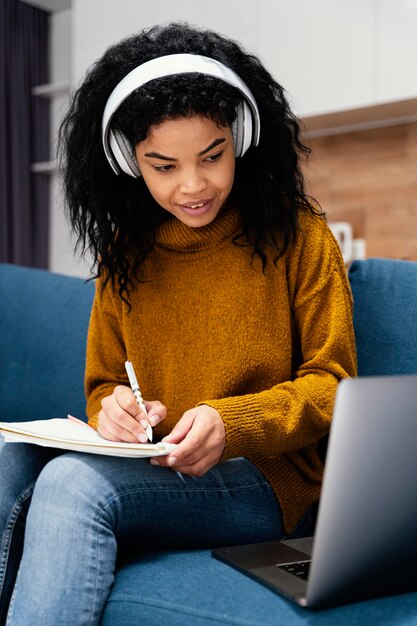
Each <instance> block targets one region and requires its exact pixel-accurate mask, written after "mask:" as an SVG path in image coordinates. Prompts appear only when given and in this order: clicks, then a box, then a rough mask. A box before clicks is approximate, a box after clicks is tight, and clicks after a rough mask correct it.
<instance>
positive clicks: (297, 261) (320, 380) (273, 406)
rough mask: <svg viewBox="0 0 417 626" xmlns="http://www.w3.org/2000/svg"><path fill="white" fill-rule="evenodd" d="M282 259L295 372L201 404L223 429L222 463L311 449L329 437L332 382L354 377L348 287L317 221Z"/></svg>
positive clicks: (326, 233) (323, 228)
mask: <svg viewBox="0 0 417 626" xmlns="http://www.w3.org/2000/svg"><path fill="white" fill-rule="evenodd" d="M287 257H288V259H289V260H288V262H287V263H288V268H287V273H288V276H289V287H290V290H291V294H290V295H291V298H292V318H293V323H294V326H295V329H296V334H297V335H298V338H299V346H300V353H301V355H300V357H299V358H298V361H297V362H298V366H296V370H295V371H294V375H293V378H292V380H288V381H284V382H280V383H279V384H277V385H276V386H274V387H272V388H270V389H266V390H264V391H262V392H260V393H254V394H248V395H242V396H236V397H229V398H222V399H216V400H209V401H206V402H202V403H201V404H208V405H209V406H211V407H213V408H215V409H217V410H218V411H219V413H220V415H221V416H222V419H223V421H224V424H225V429H226V447H225V450H224V454H223V459H227V458H232V457H236V456H246V457H247V458H249V459H251V458H252V459H256V458H258V457H259V456H275V455H278V454H284V453H290V452H292V451H295V450H300V449H302V448H305V447H307V446H309V445H311V444H314V443H315V442H317V441H318V440H319V439H320V438H321V437H322V436H324V435H325V434H326V433H328V431H329V427H330V421H331V417H332V410H333V404H334V399H335V394H336V388H337V385H338V382H339V381H340V380H341V379H342V378H345V377H348V376H354V375H355V374H356V351H355V339H354V332H353V321H352V297H351V292H350V287H349V283H348V279H347V275H346V271H345V267H344V265H343V260H342V257H341V254H340V250H339V248H338V246H337V243H336V242H335V240H334V238H333V235H332V234H331V232H330V230H329V229H328V227H327V225H326V224H325V223H324V220H322V218H318V217H315V218H310V219H308V220H307V222H306V223H304V228H303V231H302V233H301V234H300V236H299V243H298V244H297V245H296V246H294V247H293V248H292V250H289V251H288V253H287ZM282 261H283V262H284V259H283V260H282ZM277 358H279V357H278V356H277Z"/></svg>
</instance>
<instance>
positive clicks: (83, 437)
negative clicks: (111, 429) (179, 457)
mask: <svg viewBox="0 0 417 626" xmlns="http://www.w3.org/2000/svg"><path fill="white" fill-rule="evenodd" d="M0 434H1V435H2V436H3V438H4V440H5V441H6V442H14V443H32V444H36V445H38V446H46V447H47V448H61V449H64V450H75V451H77V452H88V453H90V454H107V455H109V456H124V457H151V456H164V455H165V454H169V453H170V452H171V451H172V450H173V449H174V448H175V444H172V443H164V442H162V441H160V442H159V443H139V442H138V443H119V442H115V441H108V440H107V439H104V438H103V437H102V436H101V435H100V434H99V433H98V432H97V431H96V430H95V429H94V428H91V426H88V424H86V423H85V422H82V421H81V420H77V419H76V418H71V419H65V418H58V417H57V418H52V419H46V420H35V421H31V422H0Z"/></svg>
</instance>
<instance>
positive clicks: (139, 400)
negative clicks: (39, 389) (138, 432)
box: [125, 361, 153, 441]
mask: <svg viewBox="0 0 417 626" xmlns="http://www.w3.org/2000/svg"><path fill="white" fill-rule="evenodd" d="M125 368H126V372H127V376H128V378H129V383H130V387H131V389H132V391H133V393H134V394H135V398H136V402H137V403H138V405H139V406H140V408H141V409H142V411H143V412H144V413H145V415H146V416H147V415H148V411H147V410H146V407H145V403H144V401H143V398H142V394H141V391H140V387H139V384H138V380H137V378H136V374H135V370H134V369H133V365H132V363H131V362H130V361H126V363H125ZM146 434H147V436H148V439H149V441H152V437H153V436H152V426H151V425H150V424H148V426H147V428H146Z"/></svg>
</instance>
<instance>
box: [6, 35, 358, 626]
mask: <svg viewBox="0 0 417 626" xmlns="http://www.w3.org/2000/svg"><path fill="white" fill-rule="evenodd" d="M61 145H62V150H63V154H64V156H65V190H66V197H67V202H68V209H69V215H70V218H71V222H72V225H73V227H74V229H75V231H76V233H77V234H78V237H79V243H80V244H81V246H82V247H83V249H84V250H88V251H89V252H90V253H92V256H93V259H94V267H95V273H96V278H97V289H96V296H95V301H94V305H93V310H92V314H91V321H90V328H89V335H88V349H87V366H86V394H87V414H88V418H89V422H90V424H91V425H93V426H94V427H96V428H97V429H98V431H99V432H100V433H101V434H102V436H103V437H105V438H106V439H110V440H114V441H125V442H137V441H146V440H147V434H146V433H147V427H148V425H149V424H150V425H151V426H152V427H153V429H154V431H153V436H154V440H159V439H162V438H163V439H164V440H165V441H167V442H171V443H174V444H176V447H175V449H174V450H173V451H172V452H171V453H170V454H168V455H167V456H165V457H159V458H157V459H152V460H151V461H150V462H149V460H148V459H140V460H137V459H121V458H110V457H100V456H95V455H89V454H78V453H64V454H62V453H60V454H57V453H54V452H52V451H49V452H45V451H44V450H42V449H37V448H36V449H35V448H34V447H32V446H26V445H25V444H6V445H3V447H2V449H1V454H0V471H1V475H2V476H4V475H7V480H6V481H2V488H1V496H0V530H1V532H2V534H3V539H2V541H1V546H2V550H3V555H2V558H3V563H4V564H6V563H8V566H7V569H6V567H5V566H3V568H0V574H1V572H3V574H2V575H3V581H2V582H3V592H2V603H3V614H5V611H6V608H7V605H8V604H9V597H10V595H11V593H12V591H13V598H12V600H11V603H10V608H9V611H8V613H9V614H8V621H7V624H8V626H14V625H19V626H21V624H23V623H26V624H31V626H37V625H39V626H41V625H42V626H48V625H51V626H52V625H54V626H56V624H60V625H62V626H66V625H70V624H74V625H76V626H80V625H82V624H98V623H99V622H100V618H101V615H102V612H103V608H104V605H105V602H106V599H107V597H108V595H109V593H110V590H111V586H112V583H113V580H114V574H115V568H116V555H117V554H118V551H119V556H120V555H122V556H123V553H124V552H125V551H132V550H134V551H140V550H141V549H144V548H149V547H151V546H159V547H166V546H174V547H178V548H180V547H191V548H192V547H196V548H197V547H199V548H201V547H213V546H220V545H227V544H232V543H236V544H238V543H248V542H256V541H267V540H273V539H277V538H281V537H284V536H288V535H293V536H296V535H297V534H298V535H300V534H302V533H308V532H311V531H312V526H311V508H312V506H313V505H314V503H316V502H317V500H318V498H319V493H320V484H321V479H322V472H323V464H322V459H321V457H320V454H319V451H318V444H319V441H320V439H321V438H322V437H324V436H325V435H326V434H327V433H328V430H329V425H330V420H331V415H332V408H333V402H334V398H335V392H336V388H337V385H338V382H339V381H340V379H342V378H344V377H346V376H352V375H354V374H355V371H356V370H355V367H356V365H355V345H354V336H353V330H352V309H351V304H352V303H351V294H350V291H349V286H348V281H347V278H346V274H345V269H344V265H343V261H342V258H341V255H340V252H339V249H338V247H337V244H336V243H335V240H334V238H333V237H332V235H331V233H330V230H329V229H328V227H327V225H326V222H325V219H324V217H323V215H322V214H321V212H320V211H319V210H318V209H317V208H316V207H315V206H313V205H312V204H311V202H310V200H309V198H308V197H307V195H306V193H305V190H304V183H303V177H302V174H301V170H300V157H301V156H302V155H303V154H304V153H307V152H308V150H307V149H306V148H305V147H304V146H303V145H302V143H301V141H300V137H299V126H298V123H297V121H296V119H295V117H294V116H293V114H292V113H291V111H290V109H289V106H288V104H287V101H286V98H285V95H284V92H283V89H282V88H281V87H280V85H278V84H277V83H276V82H275V81H274V80H273V78H272V77H271V75H270V74H269V73H268V71H267V70H266V69H265V68H264V67H263V65H262V64H261V63H260V61H259V60H258V59H257V58H256V57H254V56H252V55H251V54H248V53H247V52H245V51H244V50H243V49H242V48H241V47H240V46H239V45H238V44H236V43H235V42H233V41H230V40H228V39H226V38H224V37H221V36H219V35H217V34H215V33H213V32H208V31H203V30H199V29H196V28H191V27H189V26H187V25H185V24H171V25H168V26H165V27H155V28H152V29H150V30H147V31H143V32H141V33H139V34H138V35H135V36H132V37H130V38H128V39H126V40H124V41H122V42H121V43H119V44H118V45H115V46H113V47H112V48H110V49H109V50H108V51H107V52H106V53H105V54H104V56H103V57H102V58H101V59H100V60H99V61H98V62H97V63H96V64H95V65H94V66H93V68H92V69H91V71H90V72H89V74H88V75H87V77H86V79H85V80H84V82H83V84H82V85H81V86H80V88H79V89H78V91H77V92H76V93H75V96H74V98H73V101H72V104H71V107H70V109H69V112H68V114H67V116H66V119H65V120H64V123H63V126H62V130H61ZM126 360H130V361H132V362H133V365H134V367H135V370H136V373H137V376H138V380H139V383H140V385H141V388H142V393H143V395H144V398H145V401H146V408H147V412H148V415H146V414H145V413H144V412H143V411H141V409H140V408H139V406H138V403H137V402H136V400H135V396H134V395H133V393H132V391H131V389H130V387H129V384H128V380H127V376H126V371H125V361H126ZM29 502H30V505H29V507H28V504H29ZM27 508H29V511H28V515H27V520H26V526H25V530H24V531H23V528H24V524H23V520H24V517H25V511H26V509H27ZM23 532H24V539H25V541H24V550H23V554H22V556H21V558H20V552H19V550H18V548H17V547H16V546H18V544H19V541H20V543H21V541H22V536H23ZM17 569H19V571H18V575H17V580H16V582H15V576H16V571H17ZM4 572H6V573H4Z"/></svg>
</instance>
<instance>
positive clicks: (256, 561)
mask: <svg viewBox="0 0 417 626" xmlns="http://www.w3.org/2000/svg"><path fill="white" fill-rule="evenodd" d="M416 522H417V375H411V376H408V375H403V376H375V377H363V378H360V377H359V378H352V379H346V380H343V381H342V382H341V383H340V384H339V387H338V391H337V394H336V402H335V407H334V415H333V420H332V425H331V430H330V436H329V445H328V450H327V457H326V466H325V472H324V480H323V487H322V492H321V498H320V505H319V511H318V518H317V524H316V529H315V534H314V538H304V539H291V540H283V541H272V542H267V543H255V544H250V545H242V546H233V547H228V548H218V549H215V550H213V551H212V553H213V556H215V557H216V558H218V559H220V560H222V561H224V562H225V563H227V564H229V565H231V566H233V567H235V568H237V569H238V570H240V571H241V572H243V573H244V574H247V575H248V576H251V577H252V578H254V579H256V580H257V581H259V582H260V583H263V584H264V585H266V586H268V587H269V588H270V589H272V590H273V591H276V592H277V593H279V594H281V595H283V596H285V597H286V598H289V599H290V600H292V601H294V602H296V603H297V604H299V605H301V606H304V607H310V608H322V607H329V606H335V605H338V604H344V603H348V602H356V601H359V600H364V599H368V598H372V597H376V596H382V595H391V594H394V593H402V592H407V591H416V590H417V567H416V563H417V533H416V531H415V527H416Z"/></svg>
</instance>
